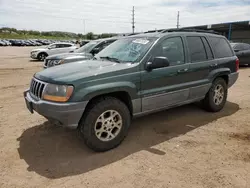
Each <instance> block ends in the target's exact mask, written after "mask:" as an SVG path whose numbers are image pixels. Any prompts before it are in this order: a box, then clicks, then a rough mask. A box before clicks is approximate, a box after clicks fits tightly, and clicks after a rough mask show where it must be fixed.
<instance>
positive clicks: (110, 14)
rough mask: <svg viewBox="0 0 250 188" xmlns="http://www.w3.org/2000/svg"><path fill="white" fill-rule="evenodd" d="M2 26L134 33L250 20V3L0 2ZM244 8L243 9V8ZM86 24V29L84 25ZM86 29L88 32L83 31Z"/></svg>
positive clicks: (141, 0)
mask: <svg viewBox="0 0 250 188" xmlns="http://www.w3.org/2000/svg"><path fill="white" fill-rule="evenodd" d="M0 2H1V6H0V18H1V25H5V26H9V27H16V28H19V29H34V30H41V31H48V30H50V31H51V30H59V31H69V32H78V33H84V31H85V32H91V31H92V32H94V33H104V32H131V31H132V25H131V22H132V16H131V14H132V6H135V22H136V24H135V30H136V31H138V32H140V31H146V30H152V29H155V28H156V29H162V28H173V27H176V16H177V11H180V24H181V26H183V27H184V26H190V25H204V24H212V23H221V22H230V21H239V20H248V19H249V17H250V11H249V10H250V1H249V0H238V1H232V0H220V1H219V0H202V1H201V0H200V1H198V0H168V1H163V0H137V1H134V0H126V1H117V0H95V1H92V0H81V1H78V0H71V1H69V0H40V1H34V0H0ZM243 5H244V6H243ZM84 23H85V26H84ZM84 28H85V29H84Z"/></svg>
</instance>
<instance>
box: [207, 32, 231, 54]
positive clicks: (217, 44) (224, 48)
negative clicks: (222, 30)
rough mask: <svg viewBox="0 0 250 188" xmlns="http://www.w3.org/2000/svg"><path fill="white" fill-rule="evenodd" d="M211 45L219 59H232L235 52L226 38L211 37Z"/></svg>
mask: <svg viewBox="0 0 250 188" xmlns="http://www.w3.org/2000/svg"><path fill="white" fill-rule="evenodd" d="M210 41H211V44H212V46H213V48H214V53H215V56H216V57H217V58H224V57H231V56H233V52H232V50H231V47H230V45H229V44H228V42H227V41H226V39H224V38H219V37H210Z"/></svg>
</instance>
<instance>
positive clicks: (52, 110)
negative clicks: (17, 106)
mask: <svg viewBox="0 0 250 188" xmlns="http://www.w3.org/2000/svg"><path fill="white" fill-rule="evenodd" d="M24 99H25V102H26V106H27V108H28V109H29V111H30V112H31V113H34V111H36V112H37V113H38V114H40V115H42V116H44V117H45V118H47V119H49V120H51V121H54V122H55V123H58V124H60V125H62V126H64V127H69V128H73V129H75V128H77V126H78V123H79V121H80V119H81V117H82V114H83V112H84V109H85V107H86V105H87V103H88V102H87V101H86V102H79V103H55V102H48V101H44V100H39V101H36V100H34V99H33V98H32V97H31V95H30V93H29V90H27V91H25V92H24Z"/></svg>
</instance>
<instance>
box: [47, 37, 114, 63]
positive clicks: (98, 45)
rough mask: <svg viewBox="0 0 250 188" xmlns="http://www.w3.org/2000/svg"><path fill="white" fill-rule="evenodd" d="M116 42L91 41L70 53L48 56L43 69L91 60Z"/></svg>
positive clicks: (112, 39) (108, 39)
mask: <svg viewBox="0 0 250 188" xmlns="http://www.w3.org/2000/svg"><path fill="white" fill-rule="evenodd" d="M116 40H117V38H106V39H98V40H93V41H91V42H89V43H88V44H85V45H84V46H82V47H81V48H79V49H77V50H75V51H74V52H72V53H64V54H57V55H51V56H48V57H47V58H46V59H45V61H44V68H48V67H53V66H55V65H61V64H65V63H72V62H75V61H81V60H86V59H91V58H93V57H94V55H95V54H97V53H99V52H100V51H102V50H103V49H104V48H106V47H107V46H109V45H110V44H111V43H113V42H114V41H116Z"/></svg>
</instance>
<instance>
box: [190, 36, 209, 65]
mask: <svg viewBox="0 0 250 188" xmlns="http://www.w3.org/2000/svg"><path fill="white" fill-rule="evenodd" d="M187 42H188V49H189V54H190V58H191V62H200V61H206V60H207V54H206V51H205V47H204V45H203V42H202V40H201V38H200V37H187Z"/></svg>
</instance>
